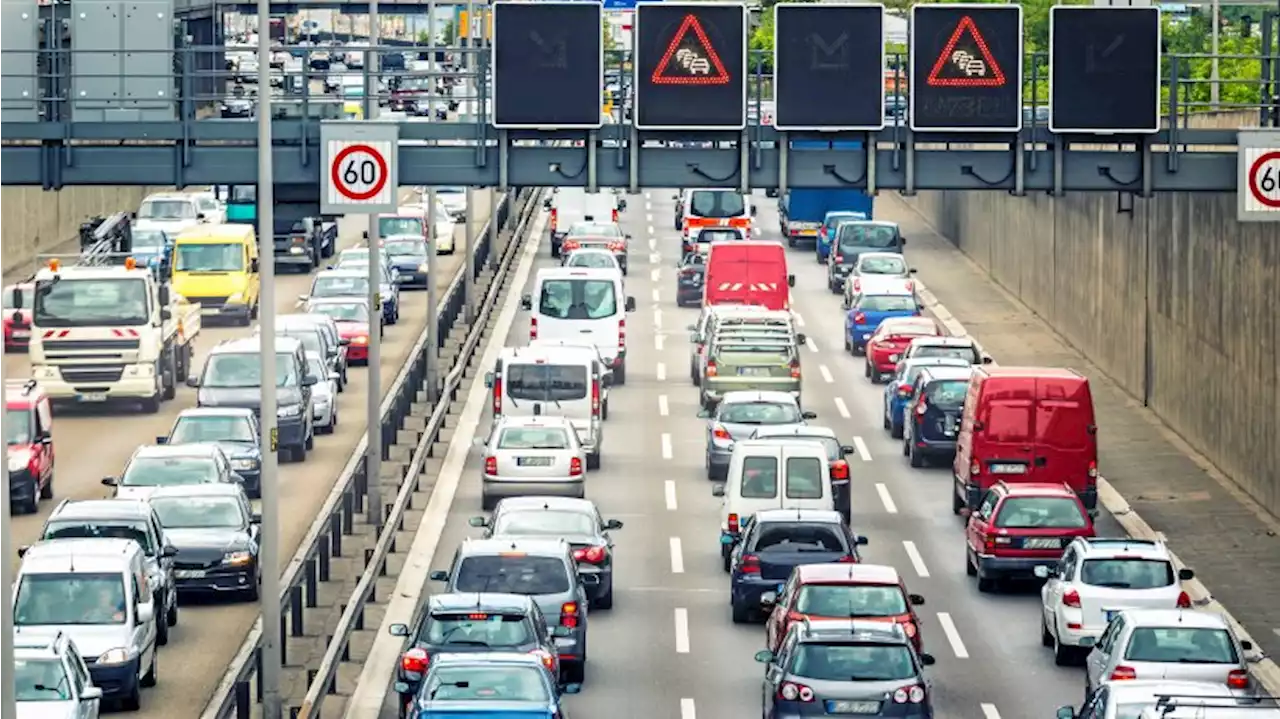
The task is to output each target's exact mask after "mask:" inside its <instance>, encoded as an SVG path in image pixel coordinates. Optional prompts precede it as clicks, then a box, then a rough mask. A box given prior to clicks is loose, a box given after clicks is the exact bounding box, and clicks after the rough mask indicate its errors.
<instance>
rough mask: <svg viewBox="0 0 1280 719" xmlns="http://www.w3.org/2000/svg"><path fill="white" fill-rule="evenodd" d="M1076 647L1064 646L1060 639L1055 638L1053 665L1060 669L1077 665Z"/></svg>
mask: <svg viewBox="0 0 1280 719" xmlns="http://www.w3.org/2000/svg"><path fill="white" fill-rule="evenodd" d="M1075 658H1076V657H1075V651H1074V647H1068V646H1064V645H1063V644H1062V641H1061V640H1060V639H1058V637H1056V636H1055V637H1054V638H1053V663H1054V664H1057V665H1058V666H1060V667H1069V666H1071V665H1072V664H1074V663H1075Z"/></svg>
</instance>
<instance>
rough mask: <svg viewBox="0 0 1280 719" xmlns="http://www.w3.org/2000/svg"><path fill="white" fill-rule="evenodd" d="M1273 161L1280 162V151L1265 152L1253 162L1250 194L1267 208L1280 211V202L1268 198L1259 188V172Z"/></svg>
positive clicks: (1250, 176)
mask: <svg viewBox="0 0 1280 719" xmlns="http://www.w3.org/2000/svg"><path fill="white" fill-rule="evenodd" d="M1272 160H1280V151H1276V150H1272V151H1270V152H1264V153H1262V154H1261V155H1259V156H1258V159H1256V160H1254V161H1253V164H1252V165H1250V166H1249V176H1248V178H1247V180H1248V183H1249V194H1250V195H1253V199H1255V200H1257V201H1258V202H1260V203H1262V204H1263V205H1266V206H1267V207H1271V208H1276V209H1280V200H1273V199H1271V198H1270V197H1267V196H1266V195H1264V194H1262V188H1260V187H1258V170H1260V169H1261V168H1262V166H1263V165H1265V164H1266V163H1268V162H1270V161H1272Z"/></svg>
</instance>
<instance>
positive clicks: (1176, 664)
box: [1084, 609, 1253, 697]
mask: <svg viewBox="0 0 1280 719" xmlns="http://www.w3.org/2000/svg"><path fill="white" fill-rule="evenodd" d="M1252 649H1253V644H1252V643H1250V642H1248V641H1241V640H1240V638H1239V637H1237V636H1236V634H1235V632H1234V631H1233V630H1232V629H1231V625H1230V624H1228V623H1227V620H1226V619H1225V618H1224V617H1223V616H1222V615H1221V614H1217V613H1215V612H1201V611H1195V610H1192V609H1124V610H1121V611H1120V612H1119V613H1118V614H1116V615H1115V616H1114V617H1112V619H1111V622H1110V623H1109V624H1108V625H1107V628H1106V629H1105V630H1103V632H1102V636H1101V637H1099V638H1098V642H1097V644H1096V645H1094V647H1093V651H1091V652H1089V656H1088V657H1086V658H1085V677H1084V681H1085V696H1086V697H1087V696H1090V695H1091V694H1093V692H1094V691H1095V690H1096V689H1097V688H1098V687H1101V686H1103V685H1105V684H1108V683H1110V682H1113V681H1117V680H1135V679H1167V680H1175V681H1192V682H1212V683H1215V684H1225V685H1226V686H1228V687H1230V688H1231V689H1243V690H1247V689H1250V688H1252V679H1251V678H1250V677H1249V661H1250V660H1249V659H1248V658H1247V657H1246V656H1245V652H1247V651H1251V650H1252Z"/></svg>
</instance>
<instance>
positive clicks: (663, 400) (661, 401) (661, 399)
mask: <svg viewBox="0 0 1280 719" xmlns="http://www.w3.org/2000/svg"><path fill="white" fill-rule="evenodd" d="M670 411H671V410H670V408H669V407H668V406H667V396H666V395H665V394H660V395H658V414H660V415H662V416H663V417H666V416H667V414H669V413H670Z"/></svg>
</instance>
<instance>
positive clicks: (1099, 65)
mask: <svg viewBox="0 0 1280 719" xmlns="http://www.w3.org/2000/svg"><path fill="white" fill-rule="evenodd" d="M1160 42H1161V40H1160V8H1158V7H1155V6H1150V7H1142V6H1133V7H1129V6H1112V7H1091V6H1080V7H1076V6H1063V7H1054V8H1051V9H1050V10H1049V131H1050V132H1058V133H1097V134H1123V133H1130V134H1132V133H1145V134H1150V133H1155V132H1159V131H1160Z"/></svg>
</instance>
